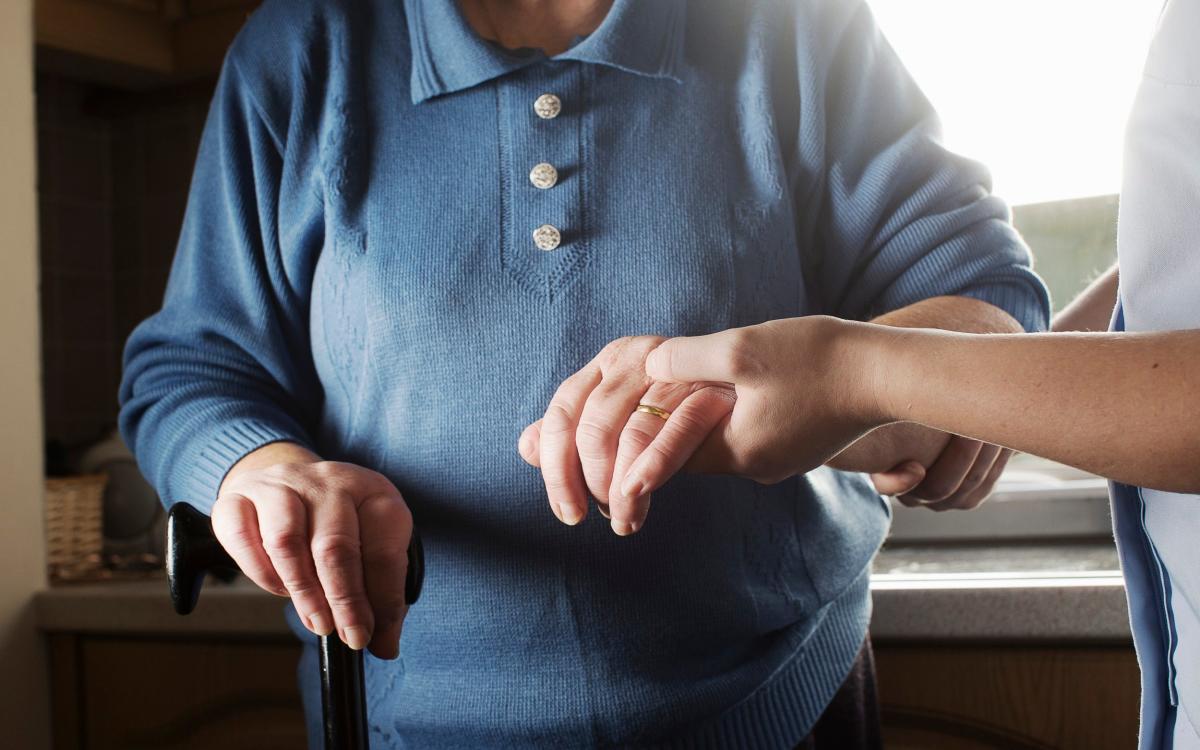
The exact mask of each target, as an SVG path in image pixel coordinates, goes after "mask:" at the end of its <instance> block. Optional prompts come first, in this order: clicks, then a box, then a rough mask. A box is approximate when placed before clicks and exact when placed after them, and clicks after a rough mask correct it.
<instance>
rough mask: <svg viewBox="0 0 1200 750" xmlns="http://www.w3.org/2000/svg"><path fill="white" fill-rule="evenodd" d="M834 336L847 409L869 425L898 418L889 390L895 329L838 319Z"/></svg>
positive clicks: (836, 358) (880, 423)
mask: <svg viewBox="0 0 1200 750" xmlns="http://www.w3.org/2000/svg"><path fill="white" fill-rule="evenodd" d="M836 325H837V329H836V331H835V333H834V335H833V337H832V340H833V342H834V344H833V346H834V354H833V359H834V362H835V364H836V370H835V371H836V372H839V373H846V374H847V375H848V376H847V377H845V378H844V380H843V383H844V384H845V386H846V387H845V388H844V398H845V399H846V403H845V404H844V405H843V410H844V413H846V414H849V415H852V416H853V417H854V419H856V420H857V421H859V422H861V423H862V425H863V427H865V428H866V429H874V428H876V427H878V426H880V425H884V424H887V423H888V422H892V421H895V420H894V419H893V418H892V417H891V410H890V404H889V401H888V398H887V396H888V394H887V393H885V391H886V387H887V384H888V380H889V374H888V369H889V368H888V355H889V348H890V346H889V340H890V338H891V336H892V334H894V333H895V329H892V328H888V327H886V326H880V325H874V324H871V323H858V322H852V321H841V320H840V321H838V322H837V324H836Z"/></svg>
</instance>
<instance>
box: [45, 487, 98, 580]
mask: <svg viewBox="0 0 1200 750" xmlns="http://www.w3.org/2000/svg"><path fill="white" fill-rule="evenodd" d="M107 482H108V476H107V475H105V474H87V475H83V476H77V477H56V478H53V479H47V480H46V561H47V565H48V566H49V573H50V580H51V581H79V580H87V579H92V578H98V577H101V576H102V573H103V570H104V561H103V558H102V556H101V553H102V551H103V549H104V522H103V499H104V486H105V484H106V483H107Z"/></svg>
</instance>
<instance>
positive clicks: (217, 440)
mask: <svg viewBox="0 0 1200 750" xmlns="http://www.w3.org/2000/svg"><path fill="white" fill-rule="evenodd" d="M283 441H287V442H291V443H297V444H299V445H307V444H308V440H307V439H306V438H304V437H301V436H299V435H296V434H295V433H294V432H292V431H289V430H286V429H283V428H280V427H278V426H276V425H272V424H270V423H268V422H264V421H262V420H258V419H238V420H233V421H229V422H222V423H221V425H220V426H219V427H217V428H216V429H214V430H213V431H212V432H211V433H210V434H208V435H206V436H204V437H202V438H201V439H200V441H199V442H198V443H197V444H198V445H199V449H198V451H197V452H196V453H195V455H194V458H193V459H192V461H191V462H190V463H191V465H190V466H180V467H174V470H173V473H175V476H176V477H178V478H179V479H178V484H177V485H176V487H177V488H178V489H179V492H177V493H175V496H174V497H169V498H164V499H166V500H167V501H168V503H171V502H175V501H178V500H186V501H187V502H189V503H191V504H192V505H194V506H196V508H197V509H199V510H200V511H202V512H204V513H211V512H212V506H213V503H215V502H216V501H217V491H218V490H219V489H220V488H221V482H223V481H224V480H225V475H226V474H228V473H229V470H230V469H232V468H233V465H234V464H236V463H237V462H238V461H240V460H242V458H244V457H245V456H246V455H247V454H249V453H252V452H254V451H256V450H258V449H259V448H261V447H263V446H264V445H269V444H271V443H278V442H283Z"/></svg>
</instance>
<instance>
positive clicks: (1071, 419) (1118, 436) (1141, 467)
mask: <svg viewBox="0 0 1200 750" xmlns="http://www.w3.org/2000/svg"><path fill="white" fill-rule="evenodd" d="M870 335H872V336H874V337H876V340H877V342H879V343H878V345H877V348H875V352H876V354H875V356H874V361H875V362H877V363H878V366H880V367H881V368H883V369H884V370H885V372H886V377H882V378H879V379H878V381H877V382H878V383H879V385H878V390H879V393H880V394H881V396H882V400H881V403H882V404H883V408H884V411H885V417H886V419H888V420H911V421H914V422H918V423H920V424H924V425H928V426H930V427H934V428H936V429H941V430H946V431H949V432H954V433H957V434H962V435H969V436H971V437H974V438H977V439H980V440H985V441H987V442H992V443H997V444H999V445H1004V446H1007V447H1009V448H1013V449H1015V450H1019V451H1024V452H1027V453H1033V454H1036V455H1039V456H1045V457H1046V458H1050V459H1053V460H1055V461H1061V462H1062V463H1066V464H1070V465H1072V466H1077V467H1079V468H1082V469H1085V470H1088V471H1092V472H1095V473H1097V474H1100V475H1102V476H1105V477H1110V478H1112V479H1116V480H1118V481H1121V482H1126V483H1129V484H1136V485H1142V486H1147V487H1154V488H1157V489H1162V490H1167V491H1174V492H1196V491H1200V461H1198V460H1197V456H1200V374H1198V373H1200V330H1193V331H1170V332H1164V333H1135V334H1130V333H1112V334H1108V333H1105V334H1034V335H1022V336H964V335H957V334H952V333H943V332H937V331H888V332H882V331H879V330H876V331H874V332H872V333H871V334H870Z"/></svg>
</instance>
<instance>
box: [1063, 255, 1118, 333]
mask: <svg viewBox="0 0 1200 750" xmlns="http://www.w3.org/2000/svg"><path fill="white" fill-rule="evenodd" d="M1117 281H1118V279H1117V267H1116V266H1113V267H1112V268H1110V269H1108V271H1106V272H1105V273H1104V274H1103V275H1102V276H1100V278H1098V279H1096V280H1095V281H1093V282H1092V283H1091V284H1090V285H1089V286H1088V288H1087V289H1084V290H1083V292H1081V293H1080V295H1079V296H1078V297H1076V298H1075V299H1074V300H1073V301H1072V302H1071V304H1069V305H1067V306H1066V308H1065V309H1064V310H1063V311H1062V312H1061V313H1059V314H1058V315H1056V316H1054V323H1053V325H1051V326H1050V330H1052V331H1057V332H1062V333H1067V332H1072V331H1107V330H1108V324H1109V322H1110V321H1111V320H1112V314H1113V309H1114V308H1116V306H1117Z"/></svg>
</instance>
